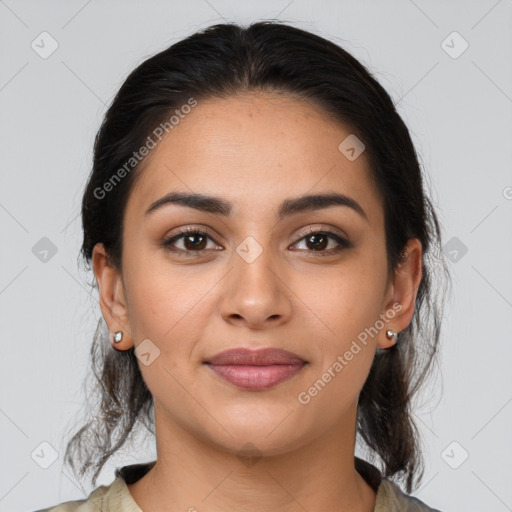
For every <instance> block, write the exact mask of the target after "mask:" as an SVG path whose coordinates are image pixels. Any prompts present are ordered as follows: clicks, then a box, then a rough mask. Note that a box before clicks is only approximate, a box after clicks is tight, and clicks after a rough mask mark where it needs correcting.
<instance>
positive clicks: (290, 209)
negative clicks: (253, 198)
mask: <svg viewBox="0 0 512 512" xmlns="http://www.w3.org/2000/svg"><path fill="white" fill-rule="evenodd" d="M168 204H177V205H179V206H185V207H188V208H194V209H196V210H199V211H201V212H205V213H213V214H215V215H222V216H225V217H229V216H230V215H231V212H232V209H233V205H232V203H230V202H229V201H226V200H225V199H221V198H218V197H213V196H208V195H204V194H195V193H184V192H170V193H169V194H166V195H165V196H163V197H161V198H160V199H157V200H156V201H155V202H154V203H152V204H151V206H150V207H149V208H148V209H147V210H146V213H145V214H144V215H145V216H148V215H151V214H152V213H154V212H156V211H157V210H159V209H160V208H162V207H163V206H165V205H168ZM330 206H345V207H348V208H351V209H352V210H354V211H355V212H357V213H358V214H359V215H360V216H361V217H363V218H364V219H365V220H366V221H368V217H367V215H366V212H365V211H364V210H363V208H362V206H361V205H360V204H359V203H358V202H357V201H356V200H355V199H352V198H351V197H348V196H346V195H343V194H338V193H326V194H312V195H304V196H300V197H296V198H293V199H285V200H284V201H283V202H282V203H281V205H280V207H279V210H278V213H277V218H278V220H283V219H284V218H285V217H288V216H290V215H293V214H297V213H302V212H306V211H312V210H321V209H323V208H329V207H330Z"/></svg>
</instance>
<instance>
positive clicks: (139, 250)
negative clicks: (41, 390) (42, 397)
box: [45, 22, 446, 512]
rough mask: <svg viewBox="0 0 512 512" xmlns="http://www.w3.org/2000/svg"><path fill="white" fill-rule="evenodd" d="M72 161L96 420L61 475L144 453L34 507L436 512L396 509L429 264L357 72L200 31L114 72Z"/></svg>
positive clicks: (271, 33)
mask: <svg viewBox="0 0 512 512" xmlns="http://www.w3.org/2000/svg"><path fill="white" fill-rule="evenodd" d="M94 149H95V153H94V166H93V170H92V173H91V176H90V178H89V181H88V184H87V188H86V190H85V193H84V197H83V203H82V220H83V229H84V240H83V246H82V251H81V252H82V255H83V257H84V259H85V260H86V262H88V263H91V262H92V268H93V270H94V276H95V280H96V284H97V286H98V291H99V297H100V305H101V312H102V317H103V318H102V319H101V321H100V323H99V324H98V331H97V336H96V337H95V342H94V344H93V349H92V357H93V374H94V375H95V376H96V378H97V379H98V384H99V386H98V389H99V395H100V396H99V400H98V405H99V409H98V411H97V412H96V413H94V414H91V421H90V422H89V423H88V424H87V425H85V426H84V427H83V428H82V429H81V430H80V431H79V432H78V433H77V434H76V435H75V436H74V437H73V439H71V441H70V443H69V444H68V447H67V451H66V462H68V463H69V464H70V465H71V467H72V468H73V470H74V471H75V472H76V473H78V474H79V476H80V477H81V476H83V475H84V474H86V473H87V472H89V471H91V470H92V471H94V475H93V479H92V483H93V485H95V482H96V478H97V476H98V474H99V472H100V470H101V468H102V467H103V465H104V464H105V462H106V461H107V460H108V459H109V458H110V456H111V455H112V454H114V452H116V451H117V450H118V449H119V448H120V447H121V446H122V445H123V443H124V442H125V441H126V440H127V439H128V437H129V435H130V433H132V431H133V430H134V427H135V424H136V423H137V421H141V422H142V423H144V424H145V425H146V427H147V428H148V429H149V430H150V431H151V432H153V425H154V433H155V436H156V449H157V459H156V460H154V461H149V462H146V463H140V464H132V465H129V466H124V467H122V468H118V470H117V471H116V474H115V476H116V478H115V480H114V481H113V482H112V483H111V484H110V485H106V486H105V485H104V486H101V487H97V488H96V489H95V490H94V491H92V492H91V494H90V495H89V496H88V497H87V498H85V499H83V500H78V501H73V502H67V503H66V504H60V505H57V506H56V507H53V508H50V509H45V510H46V511H49V510H51V511H54V512H60V511H64V510H66V511H80V510H85V509H86V508H85V507H86V506H93V508H94V510H97V511H98V512H99V511H106V510H116V511H117V512H122V511H132V512H133V511H138V512H140V511H152V512H160V511H178V510H188V511H196V510H197V511H211V512H216V511H227V510H246V511H267V510H283V511H290V512H291V511H299V510H300V511H303V510H308V511H314V510H328V511H348V510H351V511H353V510H354V511H355V510H357V511H365V512H370V511H377V512H384V511H391V510H392V511H395V512H396V511H407V510H436V509H433V508H429V507H428V506H427V505H426V504H425V503H423V502H422V501H420V500H418V499H417V498H413V497H412V496H410V495H409V494H406V493H410V492H411V491H412V489H413V488H414V487H415V486H416V485H417V483H418V482H419V480H420V479H421V477H422V474H423V467H422V458H421V452H420V443H419V437H418V432H417V430H416V426H415V424H414V422H413V419H412V416H411V411H410V406H411V399H412V397H413V395H414V394H415V392H416V391H417V390H418V388H419V386H420V384H421V383H422V382H423V381H424V380H425V377H426V376H427V374H428V372H429V370H430V369H431V365H432V363H433V360H434V356H435V355H436V353H437V347H438V340H439V332H440V319H441V308H442V301H443V295H442V294H441V296H439V297H436V296H435V294H434V293H433V289H432V279H433V274H432V271H433V269H432V254H433V253H434V254H436V258H437V259H436V263H437V264H440V267H439V268H440V269H441V270H443V271H444V272H445V273H446V265H445V263H444V261H443V260H442V259H439V254H441V252H440V247H441V235H440V228H439V225H438V221H437V217H436V214H435V212H434V209H433V207H432V204H431V202H430V200H429V198H428V197H427V194H426V192H425V190H424V185H423V179H422V174H421V169H420V165H419V163H418V159H417V156H416V152H415V149H414V147H413V144H412V141H411V138H410V135H409V132H408V130H407V128H406V126H405V124H404V123H403V121H402V119H401V118H400V116H399V115H398V113H397V112H396V110H395V108H394V105H393V102H392V100H391V98H390V97H389V95H388V94H387V93H386V92H385V91H384V89H383V88H382V87H381V86H380V85H379V84H378V82H377V81H376V80H375V79H374V78H373V77H372V76H371V74H370V73H369V72H368V71H367V70H366V69H365V68H364V67H363V66H362V65H361V64H360V63H359V62H358V61H357V60H356V59H355V58H354V57H352V56H351V55H350V54H348V53H347V52H346V51H345V50H343V49H342V48H340V47H339V46H337V45H335V44H334V43H332V42H329V41H327V40H325V39H323V38H321V37H319V36H317V35H314V34H311V33H309V32H306V31H303V30H300V29H298V28H295V27H292V26H289V25H286V24H282V23H278V22H259V23H254V24H252V25H250V26H249V27H240V26H238V25H236V24H222V25H215V26H212V27H209V28H208V29H206V30H203V31H200V32H198V33H196V34H194V35H192V36H190V37H188V38H186V39H185V40H182V41H180V42H178V43H176V44H174V45H172V46H171V47H169V48H168V49H166V50H165V51H163V52H161V53H159V54H157V55H155V56H154V57H152V58H150V59H148V60H146V61H145V62H143V63H142V64H141V65H140V66H139V67H138V68H137V69H135V70H134V71H133V72H132V73H131V74H130V75H129V77H128V78H127V80H126V81H125V83H124V84H123V86H122V87H121V89H120V91H119V92H118V94H117V96H116V97H115V99H114V101H113V103H112V105H111V107H110V108H109V110H108V112H107V114H106V116H105V119H104V122H103V124H102V126H101V129H100V131H99V133H98V135H97V138H96V141H95V148H94ZM436 274H437V275H440V273H439V272H438V271H437V272H436ZM441 274H442V273H441ZM103 319H104V321H105V323H104V324H103V323H102V320H103ZM102 326H103V327H104V326H106V328H108V332H109V336H110V337H109V341H110V343H109V341H108V340H107V339H106V333H103V334H105V336H102V331H101V327H102ZM356 433H358V434H359V436H360V438H361V439H362V440H363V441H364V442H365V443H366V445H367V447H368V448H369V451H370V456H371V457H374V456H377V457H378V458H379V459H380V461H381V464H380V465H381V468H380V469H378V468H377V467H376V466H375V465H373V464H371V463H370V462H367V461H365V460H363V459H361V458H359V457H356V456H355V454H354V452H355V443H356ZM392 478H394V480H395V481H393V480H392ZM399 480H401V481H403V482H404V483H405V491H402V490H401V488H400V487H399V486H398V483H397V482H398V481H399ZM82 507H83V508H82ZM93 508H91V510H92V509H93ZM87 510H89V508H87Z"/></svg>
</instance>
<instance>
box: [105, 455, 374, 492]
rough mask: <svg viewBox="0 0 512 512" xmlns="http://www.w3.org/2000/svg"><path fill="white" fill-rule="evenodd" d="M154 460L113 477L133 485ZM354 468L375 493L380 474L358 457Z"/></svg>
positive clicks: (119, 471) (132, 465)
mask: <svg viewBox="0 0 512 512" xmlns="http://www.w3.org/2000/svg"><path fill="white" fill-rule="evenodd" d="M155 463H156V460H153V461H151V462H144V463H140V464H130V465H129V466H123V467H120V468H117V469H116V471H115V476H116V478H117V477H119V476H120V477H121V478H122V479H123V480H124V481H125V482H126V483H127V484H133V483H135V482H136V481H137V480H140V479H141V478H142V477H143V476H144V475H146V473H148V472H149V470H150V469H151V468H152V467H153V466H154V465H155ZM354 467H355V468H356V471H357V472H358V473H359V474H360V475H361V476H362V477H363V478H364V479H365V480H366V482H367V483H368V485H369V486H370V487H371V488H372V489H373V490H374V491H375V492H377V489H378V487H379V485H380V483H381V481H382V475H381V472H380V471H379V470H378V469H377V468H376V467H375V466H374V465H372V464H370V463H369V462H367V461H365V460H363V459H360V458H359V457H355V458H354Z"/></svg>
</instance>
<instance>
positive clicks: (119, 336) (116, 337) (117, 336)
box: [112, 331, 123, 343]
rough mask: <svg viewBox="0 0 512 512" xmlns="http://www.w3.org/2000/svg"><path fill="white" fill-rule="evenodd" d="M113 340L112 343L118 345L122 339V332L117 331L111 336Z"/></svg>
mask: <svg viewBox="0 0 512 512" xmlns="http://www.w3.org/2000/svg"><path fill="white" fill-rule="evenodd" d="M112 337H113V338H114V343H119V342H120V341H121V340H122V339H123V331H117V332H115V333H114V334H113V336H112Z"/></svg>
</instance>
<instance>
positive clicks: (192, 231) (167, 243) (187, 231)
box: [162, 228, 351, 257]
mask: <svg viewBox="0 0 512 512" xmlns="http://www.w3.org/2000/svg"><path fill="white" fill-rule="evenodd" d="M187 235H188V236H190V235H201V236H206V237H208V238H209V239H210V240H212V241H213V242H215V240H214V239H213V237H212V236H211V235H210V234H209V233H207V232H206V231H203V230H200V229H197V228H184V229H182V230H181V231H180V232H179V234H177V235H174V236H172V237H171V238H169V239H167V240H164V242H163V243H162V245H163V247H164V249H165V250H168V251H171V252H173V253H176V254H179V255H183V256H185V257H195V256H198V255H200V254H201V253H202V252H204V251H205V250H206V249H201V250H198V251H191V250H185V249H177V248H175V247H173V246H172V244H173V243H174V242H176V241H178V240H180V239H182V238H183V237H184V236H187ZM311 235H327V236H328V237H329V238H331V239H333V240H335V241H336V242H338V244H339V246H338V247H336V248H335V249H330V250H329V251H325V250H322V251H313V250H310V251H309V252H312V253H314V254H315V255H317V256H332V255H334V254H338V253H339V252H341V251H343V250H344V249H348V248H350V247H351V244H350V243H349V242H348V241H347V240H345V239H344V238H342V237H340V236H339V235H337V234H335V233H333V232H332V231H326V230H314V229H311V231H309V232H308V233H306V234H305V235H303V236H302V237H301V238H299V239H298V240H297V242H295V244H297V243H299V242H301V241H303V240H304V239H305V238H307V237H309V236H311ZM215 243H217V242H215ZM295 244H293V245H295Z"/></svg>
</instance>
